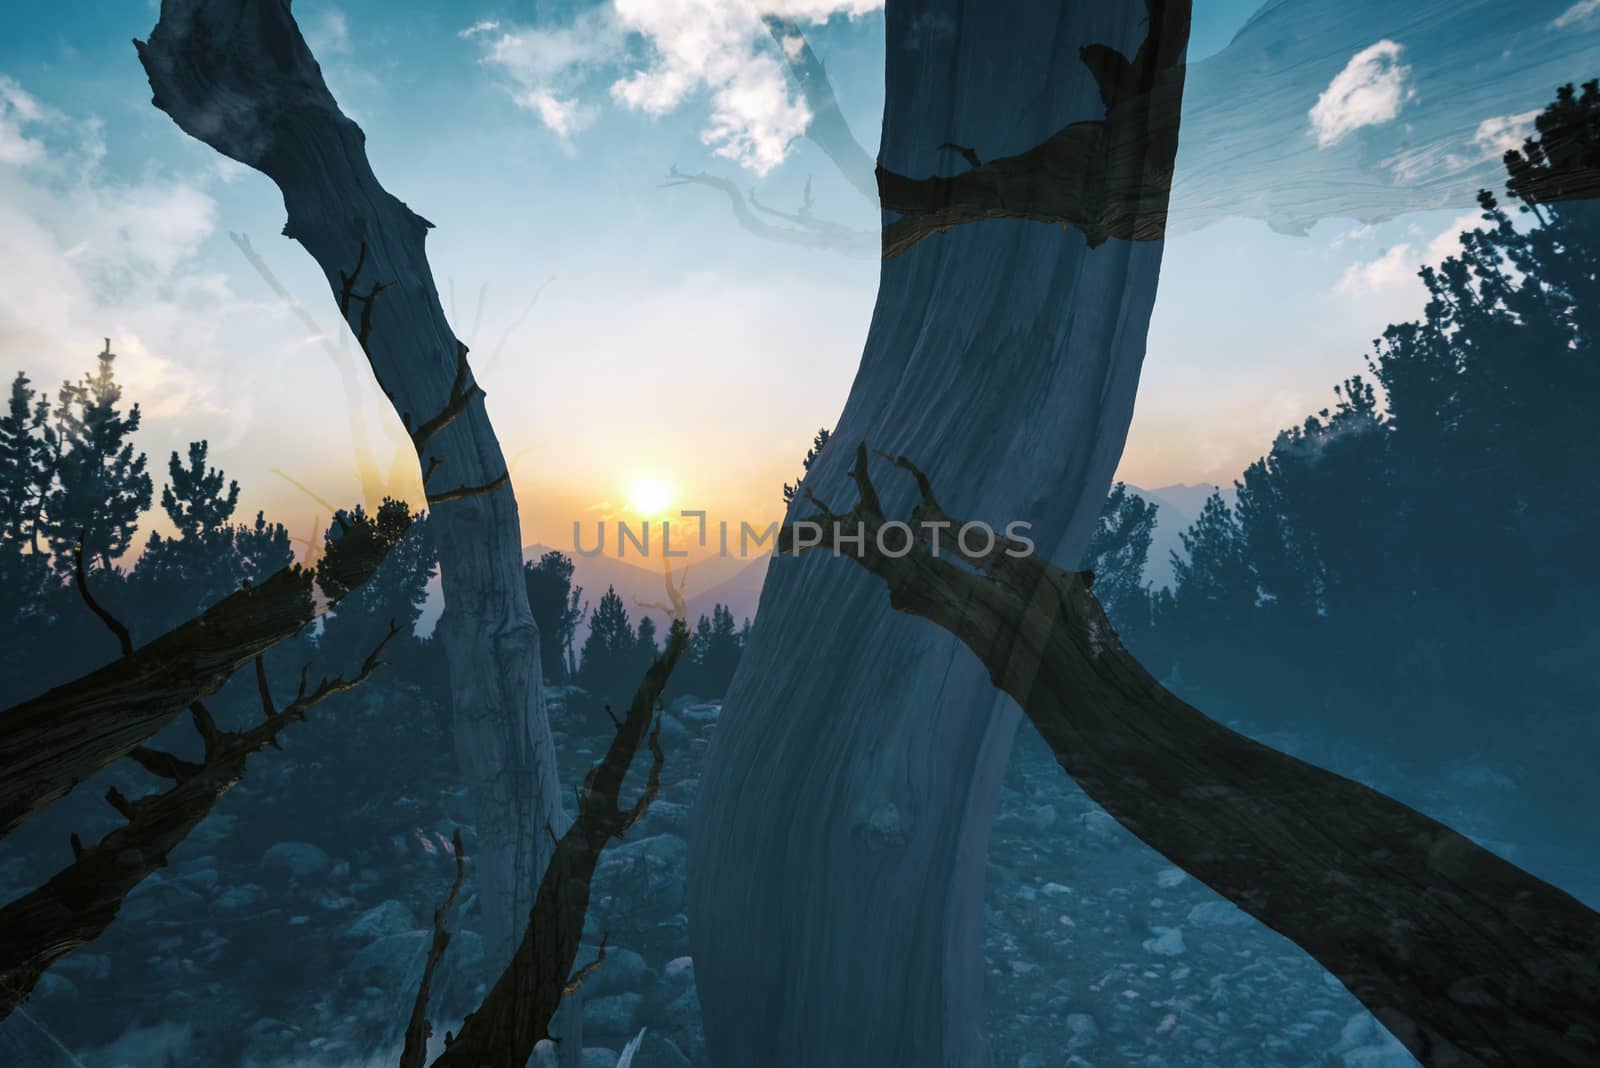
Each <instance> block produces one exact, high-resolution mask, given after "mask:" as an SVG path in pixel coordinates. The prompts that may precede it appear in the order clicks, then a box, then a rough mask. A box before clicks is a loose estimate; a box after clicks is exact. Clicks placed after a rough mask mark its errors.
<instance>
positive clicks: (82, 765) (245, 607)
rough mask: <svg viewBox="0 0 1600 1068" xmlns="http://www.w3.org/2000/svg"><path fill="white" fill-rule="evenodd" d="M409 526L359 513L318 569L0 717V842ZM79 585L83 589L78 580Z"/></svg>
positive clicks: (256, 592)
mask: <svg viewBox="0 0 1600 1068" xmlns="http://www.w3.org/2000/svg"><path fill="white" fill-rule="evenodd" d="M397 507H398V506H397ZM395 514H396V515H397V514H398V513H395ZM410 522H411V520H410V516H409V513H407V514H406V518H405V521H404V522H403V523H400V524H398V525H395V524H390V523H385V524H379V523H378V522H375V521H374V520H372V519H369V518H366V517H363V518H362V519H361V520H358V521H357V522H355V523H354V524H351V525H350V527H349V529H348V530H347V532H346V535H345V536H344V537H342V538H340V539H339V541H338V542H337V543H336V545H335V547H333V548H331V549H330V550H329V554H328V555H327V556H324V557H323V561H322V563H321V564H319V567H318V569H317V570H316V571H312V570H311V569H308V568H305V567H301V566H298V565H296V566H293V567H288V568H285V569H284V570H282V571H279V572H278V573H277V574H275V575H272V576H271V577H270V578H268V579H267V580H266V581H264V582H262V583H261V584H260V585H259V586H248V587H245V588H244V589H241V590H239V591H237V592H235V593H232V594H230V595H229V596H227V597H225V598H223V599H222V600H221V601H218V602H217V603H216V604H214V605H212V606H211V607H210V608H209V609H207V610H206V611H205V612H204V613H202V614H201V615H200V616H198V617H196V618H195V619H191V620H189V621H188V622H187V623H183V624H180V625H179V626H177V627H175V628H174V629H172V630H170V631H168V632H167V633H166V634H163V635H161V636H160V637H158V638H155V639H153V640H152V641H149V642H146V643H145V644H144V645H143V646H141V647H139V649H137V650H136V651H133V652H130V653H128V654H126V655H124V656H123V657H121V658H120V659H118V660H114V661H112V662H111V663H109V664H107V665H106V666H104V667H102V668H100V669H98V670H96V671H92V672H90V673H89V674H87V675H84V676H83V677H81V678H78V679H75V680H73V681H72V682H67V683H63V684H62V685H60V686H57V687H56V688H55V689H53V690H50V691H48V692H47V693H43V694H40V695H39V696H38V697H35V698H32V699H31V700H27V701H23V702H22V703H21V704H18V705H13V706H12V707H11V708H8V709H6V710H5V711H3V712H0V837H4V836H5V835H6V834H8V833H10V831H11V830H12V829H13V828H15V827H16V826H17V825H18V824H20V823H22V822H23V821H24V820H26V819H28V818H29V817H30V816H33V815H34V814H36V813H38V812H40V811H41V810H43V809H44V808H45V807H47V806H48V805H50V804H52V803H53V802H55V801H57V800H59V799H60V798H62V797H64V796H65V795H66V794H67V792H68V791H70V790H71V789H72V788H73V787H74V786H76V785H77V784H78V783H80V782H82V781H83V780H85V779H88V778H90V777H91V776H93V775H94V774H95V773H96V772H97V771H99V770H100V769H101V768H103V767H105V766H106V765H107V764H110V763H111V762H112V761H114V760H117V759H120V758H121V757H125V756H128V755H129V754H130V753H131V752H133V750H134V747H136V746H138V745H139V744H140V743H142V742H143V741H144V740H145V739H147V738H149V737H150V736H151V735H152V734H154V733H155V732H156V731H158V730H160V729H161V728H162V727H164V726H166V725H167V724H168V723H169V722H171V720H172V719H173V717H175V716H176V715H177V714H178V713H179V712H181V711H183V710H184V709H185V708H188V707H189V706H190V705H192V704H193V703H194V702H196V701H198V700H200V699H201V698H204V697H207V696H209V695H210V694H213V693H215V692H216V691H217V690H219V689H221V687H222V684H223V683H225V682H227V681H228V678H229V677H230V676H231V675H232V674H233V673H234V672H235V671H237V670H238V669H239V668H241V667H243V666H244V665H245V664H248V663H249V662H250V661H251V660H253V659H254V658H256V657H257V656H260V655H261V654H262V653H264V652H266V651H267V650H268V649H271V648H272V647H273V646H275V645H277V644H279V643H280V642H283V641H285V640H287V639H289V638H292V637H294V635H295V634H297V633H299V631H300V628H302V627H304V626H305V625H306V624H307V623H310V622H311V621H312V620H313V619H315V618H316V616H317V612H318V607H317V592H318V584H319V583H320V584H321V588H322V594H323V596H324V597H325V598H326V600H327V602H332V601H335V600H337V598H338V597H340V596H343V595H344V593H345V592H347V591H348V590H350V589H353V588H354V587H357V586H360V585H361V584H362V583H364V582H366V580H367V579H368V578H370V577H371V576H372V573H373V572H374V571H375V570H377V567H378V565H379V564H380V563H382V562H383V559H384V557H385V556H387V555H388V552H389V550H390V548H392V547H393V546H394V544H395V542H397V541H398V540H399V539H400V538H401V537H403V536H404V534H405V531H406V530H407V529H408V528H409V525H410ZM335 585H336V586H337V587H338V588H337V589H336V590H335V589H334V588H333V587H334V586H335ZM78 588H79V589H80V590H84V591H85V592H86V587H84V585H83V584H82V583H81V582H80V583H79V586H78Z"/></svg>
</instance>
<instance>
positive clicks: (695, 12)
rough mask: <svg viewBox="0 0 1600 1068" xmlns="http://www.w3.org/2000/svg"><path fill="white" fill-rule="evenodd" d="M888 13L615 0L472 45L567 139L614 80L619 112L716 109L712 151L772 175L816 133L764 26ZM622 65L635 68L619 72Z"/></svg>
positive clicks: (845, 4)
mask: <svg viewBox="0 0 1600 1068" xmlns="http://www.w3.org/2000/svg"><path fill="white" fill-rule="evenodd" d="M882 6H883V4H882V0H791V2H788V3H783V4H779V3H777V2H776V0H759V2H757V3H751V2H750V0H613V2H612V3H611V4H609V5H606V6H602V7H596V8H591V9H589V10H588V11H585V12H584V13H583V14H581V15H579V16H578V17H577V18H576V19H575V20H573V22H572V23H571V24H570V25H567V26H561V27H551V28H543V27H541V28H537V29H535V28H528V27H517V26H502V25H501V24H499V23H497V22H494V21H492V20H490V21H484V22H479V23H477V24H475V25H473V26H470V27H468V28H467V29H465V30H463V31H461V36H462V37H466V38H474V39H478V40H480V41H481V42H482V43H483V47H484V62H485V63H487V64H489V65H491V66H493V67H495V68H497V69H498V70H499V71H500V72H501V73H502V74H503V75H505V76H506V77H507V78H509V80H510V81H511V83H512V96H513V99H515V100H516V102H517V103H518V104H519V105H520V106H522V107H524V108H526V109H528V110H529V111H531V112H532V113H533V114H535V115H536V116H537V117H538V118H539V120H540V121H541V122H542V123H543V124H544V125H545V126H547V127H548V128H549V129H550V130H551V131H552V132H554V133H555V134H556V135H557V136H559V137H562V138H563V139H568V138H571V137H572V136H573V135H574V134H575V133H577V132H578V131H581V130H582V129H584V128H585V127H587V126H589V125H591V124H592V123H593V122H594V120H595V119H596V117H597V114H598V112H597V109H596V107H595V106H594V105H593V104H592V103H589V102H588V101H587V100H586V99H585V93H586V91H587V90H588V87H589V83H590V82H591V80H592V79H593V78H595V77H596V76H597V75H599V74H604V75H605V76H606V77H607V78H609V80H610V84H609V87H608V90H607V93H606V95H607V96H608V97H609V99H610V100H611V101H612V102H613V103H615V104H617V105H618V106H620V107H623V108H627V109H630V110H634V111H641V112H644V113H645V114H648V115H656V116H659V115H665V114H668V113H670V112H673V111H676V110H677V109H678V108H680V107H682V106H684V104H685V103H686V102H687V101H689V100H690V99H691V98H703V99H705V100H706V101H707V103H708V105H709V110H710V114H709V116H708V117H707V120H706V125H705V127H704V129H703V130H702V131H701V140H702V141H703V142H704V143H705V144H706V145H707V146H708V147H709V148H710V149H711V150H712V152H713V153H715V154H716V155H719V156H722V157H725V158H727V159H730V160H733V161H734V162H735V163H738V164H739V165H740V166H742V167H744V168H746V169H748V170H750V171H753V172H754V173H756V174H766V173H767V172H768V171H770V170H772V168H774V167H776V166H777V165H778V164H779V163H781V162H782V161H783V159H784V157H785V156H787V155H788V152H789V147H790V145H791V144H793V142H794V140H795V139H796V138H798V137H800V136H801V135H802V134H804V133H805V130H806V127H807V125H809V124H810V122H811V112H810V110H809V109H808V108H807V107H806V105H805V102H804V101H803V100H802V99H800V98H799V97H797V96H796V95H795V94H794V92H793V91H792V89H791V88H790V85H789V80H788V74H787V71H786V70H785V68H784V63H783V60H782V58H781V56H780V55H778V54H777V53H776V50H775V48H774V46H773V43H772V40H771V38H770V36H769V34H768V32H767V29H766V27H765V25H764V24H763V23H762V21H761V15H762V14H763V13H764V12H768V11H781V12H782V13H783V14H785V15H786V16H787V17H789V18H791V19H794V20H796V21H798V22H802V23H805V22H810V23H819V22H824V21H826V20H827V19H829V18H831V17H833V16H836V15H845V16H851V17H854V16H858V15H863V14H866V13H867V12H870V11H873V10H876V9H878V8H880V7H882ZM619 56H620V57H629V56H632V57H633V60H632V61H631V62H629V61H624V62H620V63H619V61H618V57H619ZM630 67H631V69H629V68H630Z"/></svg>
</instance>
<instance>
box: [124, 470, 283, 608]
mask: <svg viewBox="0 0 1600 1068" xmlns="http://www.w3.org/2000/svg"><path fill="white" fill-rule="evenodd" d="M208 450H209V447H208V445H207V443H206V442H204V441H196V442H191V443H190V445H189V449H188V458H189V459H188V464H187V465H185V464H184V463H183V462H182V461H181V460H180V459H179V457H178V454H177V453H176V452H174V453H172V454H171V456H170V458H169V459H168V461H167V473H168V482H167V484H166V485H165V486H163V487H162V490H161V507H162V510H163V511H165V512H166V513H167V517H168V519H170V520H171V521H172V525H173V527H174V528H176V530H177V534H176V535H175V536H173V537H163V536H162V535H161V534H159V533H156V532H151V534H150V537H149V538H148V539H147V540H146V541H145V547H144V552H143V553H142V554H141V555H140V556H139V559H138V560H137V561H136V562H135V563H134V566H133V569H132V571H131V572H130V574H129V576H128V581H129V586H130V589H131V591H132V594H133V596H132V597H131V598H130V602H131V604H130V611H131V613H132V618H130V620H129V621H128V622H129V625H130V626H132V625H134V624H136V623H137V624H141V625H142V626H141V627H140V629H145V630H148V631H149V632H152V633H159V632H162V631H165V630H168V629H169V628H171V627H174V626H177V625H178V624H179V623H182V622H183V621H185V620H187V619H190V618H192V617H194V616H196V615H199V614H200V613H201V612H204V611H205V610H206V609H207V608H209V607H211V605H213V604H215V603H216V602H217V601H219V600H221V599H222V598H224V597H226V596H227V595H228V594H230V593H232V592H233V591H234V590H236V589H238V588H239V587H240V586H241V585H242V584H243V583H246V582H252V583H253V582H260V581H261V580H263V579H265V578H266V577H267V576H268V575H270V574H272V573H273V572H275V571H278V570H281V569H282V568H285V567H287V566H289V564H290V563H292V562H293V559H294V553H293V549H292V547H291V546H290V544H289V533H288V531H287V530H285V529H284V528H283V527H282V526H281V525H279V524H268V523H267V521H266V517H265V516H264V515H263V514H261V513H257V515H256V519H255V524H254V525H253V526H245V525H243V524H233V523H231V522H229V520H231V519H232V517H233V513H234V512H235V510H236V509H237V508H238V504H239V484H238V483H237V482H233V481H228V480H227V479H226V478H225V477H224V475H223V473H222V472H221V471H219V470H217V469H216V468H208V467H207V466H206V459H207V452H208Z"/></svg>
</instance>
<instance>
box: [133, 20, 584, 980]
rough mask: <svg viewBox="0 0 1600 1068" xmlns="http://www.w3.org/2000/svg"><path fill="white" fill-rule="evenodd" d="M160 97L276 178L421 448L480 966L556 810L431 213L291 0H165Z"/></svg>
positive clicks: (504, 519) (195, 133)
mask: <svg viewBox="0 0 1600 1068" xmlns="http://www.w3.org/2000/svg"><path fill="white" fill-rule="evenodd" d="M135 45H136V47H137V48H138V51H139V58H140V61H141V62H142V63H143V64H144V68H145V72H146V73H147V74H148V76H149V78H150V85H151V88H152V89H153V90H154V91H155V105H156V107H158V108H159V109H161V110H162V111H164V112H166V113H167V114H168V115H169V116H170V117H171V118H172V119H173V121H174V122H176V123H177V124H178V126H179V127H180V128H182V129H183V130H184V132H186V133H188V134H189V135H190V136H192V137H194V138H196V139H197V140H199V141H202V142H203V143H205V144H207V145H210V146H211V147H212V148H214V149H216V150H217V151H218V152H221V153H222V154H223V155H226V156H229V157H231V158H232V159H235V160H237V161H239V162H240V163H243V164H245V165H246V166H248V167H252V168H254V169H255V170H258V171H260V172H261V173H263V174H265V175H266V176H267V177H269V178H271V179H272V180H273V182H275V183H276V184H277V186H278V188H279V190H280V191H281V192H282V193H283V198H284V206H285V208H286V209H287V214H288V222H287V224H286V225H285V227H284V233H285V234H286V235H287V236H289V237H291V238H294V239H295V240H297V241H299V242H300V243H301V244H302V245H303V246H304V247H305V248H306V251H308V252H309V253H310V254H311V256H312V258H313V259H315V260H316V262H317V264H318V266H320V267H321V268H322V271H323V274H324V275H325V276H326V278H327V280H328V285H329V288H330V289H331V290H332V292H333V294H334V296H335V298H336V299H337V301H338V303H339V308H340V311H341V313H342V314H343V315H344V316H345V320H346V322H347V323H348V324H349V326H350V328H351V330H352V331H354V333H355V336H356V340H357V341H358V342H359V343H360V345H361V348H362V350H363V351H364V352H365V354H366V356H367V359H368V362H369V363H370V364H371V367H372V371H373V374H374V375H375V376H376V378H377V380H378V384H379V385H380V386H381V387H382V389H383V391H384V393H385V394H386V395H387V396H388V397H389V398H390V400H391V402H392V403H393V405H394V408H395V411H396V412H397V413H398V414H399V416H400V419H401V421H402V423H403V424H404V425H405V427H406V430H407V432H408V433H410V434H411V435H412V438H413V444H414V445H415V446H416V448H417V458H418V463H419V467H420V469H421V471H422V473H423V475H424V476H425V477H424V487H425V489H426V491H427V498H428V502H429V504H430V505H431V506H433V511H432V518H431V521H432V522H433V523H434V524H435V525H436V527H435V532H436V535H437V539H436V540H437V545H438V552H439V565H440V574H441V582H442V586H443V590H444V600H445V610H444V615H443V617H442V618H441V619H440V621H439V624H438V629H437V633H438V635H439V637H440V640H441V641H442V642H443V644H444V649H445V656H446V659H447V661H448V663H449V668H450V678H451V689H452V701H451V703H452V708H453V718H452V722H453V724H454V733H455V738H454V740H455V751H456V758H457V761H458V763H459V764H460V767H461V771H462V774H463V776H464V778H465V780H466V784H467V786H468V789H469V790H470V792H471V796H472V800H473V804H474V808H475V810H476V825H477V830H478V843H479V844H478V856H479V861H478V868H479V874H480V901H481V911H482V914H483V917H484V923H485V925H486V930H485V932H484V935H485V944H486V948H487V951H488V954H489V964H490V966H491V967H494V966H497V965H498V964H499V963H502V962H503V961H504V960H505V957H506V955H508V954H509V953H510V951H511V948H512V946H513V945H515V941H516V930H517V927H518V922H519V917H521V916H524V915H526V913H527V906H528V895H529V894H530V893H531V892H532V887H534V886H535V885H536V883H537V878H538V873H539V872H540V871H541V870H542V869H543V866H544V863H545V861H546V859H547V855H548V849H547V848H546V845H545V835H544V834H543V833H542V832H541V828H543V827H544V826H545V825H546V824H547V823H549V824H559V823H561V822H562V820H563V818H564V817H563V814H562V811H561V804H560V798H559V796H558V793H557V791H558V783H557V778H556V766H555V754H554V750H553V748H552V745H551V740H550V728H549V724H548V722H547V721H546V719H545V714H544V691H543V680H542V677H541V675H540V669H539V641H538V630H537V627H536V625H535V623H534V621H533V615H532V613H531V612H530V611H529V610H528V601H527V592H526V588H525V586H524V584H523V579H522V542H521V532H520V529H519V523H518V517H517V506H516V498H515V496H514V494H513V493H512V489H511V485H510V478H509V472H508V470H507V466H506V462H505V458H504V456H503V455H502V453H501V451H500V445H499V442H498V440H497V439H496V437H495V434H494V430H493V428H492V426H491V425H490V421H489V417H488V414H487V411H486V409H485V407H484V397H483V393H482V391H481V390H480V389H478V388H477V386H476V384H475V383H474V381H473V379H472V376H471V372H470V368H469V367H468V365H467V362H466V350H465V347H464V346H463V345H462V344H461V343H460V342H459V341H458V340H457V338H456V337H455V335H454V334H453V333H452V331H451V329H450V327H449V324H448V323H447V322H446V320H445V315H444V311H443V309H442V307H441V306H440V303H439V296H438V292H437V289H436V287H435V285H434V282H433V278H432V273H431V270H430V268H429V265H428V259H427V254H426V251H425V248H424V238H425V236H426V233H427V231H428V229H429V228H430V225H431V224H430V223H428V222H427V221H426V220H425V219H423V218H422V217H421V216H419V215H417V214H416V213H415V212H413V211H412V210H411V209H410V208H408V207H406V205H405V204H403V203H401V202H400V201H399V200H398V199H396V198H395V197H394V196H393V195H392V194H390V193H389V192H388V191H387V190H386V189H384V188H383V186H382V185H381V184H380V183H379V181H378V179H377V177H376V176H375V175H374V174H373V171H372V167H371V165H370V163H369V162H368V160H367V154H366V148H365V135H364V134H363V133H362V131H361V129H360V128H359V127H358V126H357V125H356V124H355V123H354V122H352V121H351V120H350V119H349V118H347V117H346V116H345V115H344V114H343V112H341V111H340V109H339V105H338V103H337V101H335V100H334V98H333V95H332V93H330V92H329V90H328V87H327V84H326V83H325V82H324V80H323V77H322V72H321V69H320V68H319V67H318V66H317V62H316V60H315V58H314V57H313V56H312V54H311V52H310V49H309V48H308V47H307V46H306V43H305V40H304V38H303V37H302V36H301V34H300V30H299V27H298V26H297V25H296V24H295V21H294V17H293V15H292V14H291V13H290V10H289V4H288V2H287V0H211V2H203V0H163V2H162V4H161V16H160V20H159V21H158V22H157V24H156V26H155V28H154V30H152V31H151V34H150V38H149V40H148V41H147V42H135Z"/></svg>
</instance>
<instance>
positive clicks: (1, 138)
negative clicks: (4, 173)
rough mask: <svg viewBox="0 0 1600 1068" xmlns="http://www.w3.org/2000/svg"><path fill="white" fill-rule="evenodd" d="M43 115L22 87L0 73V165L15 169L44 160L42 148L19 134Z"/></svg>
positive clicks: (36, 142) (37, 103) (22, 134)
mask: <svg viewBox="0 0 1600 1068" xmlns="http://www.w3.org/2000/svg"><path fill="white" fill-rule="evenodd" d="M44 114H45V113H44V108H42V107H41V106H40V105H39V102H38V101H37V100H35V99H34V98H33V97H32V96H31V95H30V94H29V93H27V92H25V91H24V90H23V88H22V86H20V85H18V84H17V83H16V82H14V81H12V80H11V79H10V78H7V77H6V76H5V75H3V74H0V166H9V167H16V166H19V165H21V164H24V163H34V162H36V161H38V160H40V159H42V158H43V157H44V145H42V144H41V143H39V142H38V141H36V140H34V139H32V138H31V137H29V136H28V135H27V134H26V133H24V132H23V131H24V128H26V127H29V126H33V125H36V124H38V123H39V122H41V121H42V120H43V119H44Z"/></svg>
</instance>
